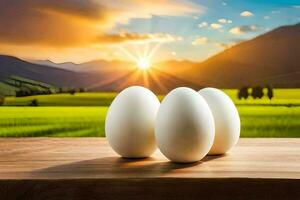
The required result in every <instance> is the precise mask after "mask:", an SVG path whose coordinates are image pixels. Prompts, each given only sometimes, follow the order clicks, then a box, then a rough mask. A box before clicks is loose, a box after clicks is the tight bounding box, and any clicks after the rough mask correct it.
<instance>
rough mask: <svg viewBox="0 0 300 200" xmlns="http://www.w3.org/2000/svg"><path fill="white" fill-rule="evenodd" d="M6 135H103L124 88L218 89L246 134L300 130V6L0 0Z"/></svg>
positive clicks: (1, 131)
mask: <svg viewBox="0 0 300 200" xmlns="http://www.w3.org/2000/svg"><path fill="white" fill-rule="evenodd" d="M0 54H1V55H0V137H27V136H28V137H34V136H53V137H86V136H105V132H104V122H105V116H106V112H107V109H108V107H109V105H110V103H111V102H112V100H113V99H114V97H115V96H116V95H117V94H118V92H119V91H121V90H123V89H124V88H126V87H129V86H132V85H141V86H144V87H147V88H149V89H151V90H152V91H153V92H155V93H156V94H157V95H158V97H159V99H160V100H162V99H163V97H164V95H165V94H167V93H168V92H169V91H171V90H172V89H174V88H176V87H182V86H185V87H191V88H193V89H195V90H200V89H201V88H204V87H217V88H221V89H222V90H224V92H226V93H227V94H228V95H229V96H230V97H231V98H232V100H233V101H234V103H235V104H236V106H237V108H238V110H239V113H240V116H241V122H242V131H241V137H300V132H299V130H300V107H299V106H300V1H299V0H291V1H279V0H270V1H267V2H261V1H259V0H251V1H243V0H224V1H220V0H212V1H201V0H172V1H171V0H164V1H161V0H158V1H151V2H150V1H136V0H117V1H113V2H108V1H104V0H87V1H76V0H68V1H56V0H51V1H50V0H43V1H40V0H32V1H29V2H24V1H15V0H1V1H0Z"/></svg>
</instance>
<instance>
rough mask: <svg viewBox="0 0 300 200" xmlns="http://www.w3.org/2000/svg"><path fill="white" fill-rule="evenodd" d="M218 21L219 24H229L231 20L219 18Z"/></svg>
mask: <svg viewBox="0 0 300 200" xmlns="http://www.w3.org/2000/svg"><path fill="white" fill-rule="evenodd" d="M218 22H220V23H221V24H231V23H232V20H229V19H225V18H221V19H219V20H218Z"/></svg>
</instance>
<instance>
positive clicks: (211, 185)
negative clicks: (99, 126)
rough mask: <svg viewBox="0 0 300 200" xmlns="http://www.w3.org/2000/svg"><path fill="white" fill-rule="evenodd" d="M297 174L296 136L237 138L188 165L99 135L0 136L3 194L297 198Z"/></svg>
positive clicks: (299, 174)
mask: <svg viewBox="0 0 300 200" xmlns="http://www.w3.org/2000/svg"><path fill="white" fill-rule="evenodd" d="M299 180H300V139H283V138H281V139H240V140H239V143H238V145H237V146H236V147H234V148H233V149H232V150H231V151H230V152H229V153H228V154H226V155H223V156H207V157H205V158H204V159H202V161H199V162H197V163H192V164H176V163H172V162H169V161H168V160H167V159H166V158H165V157H164V156H163V155H162V154H161V153H160V152H159V151H156V152H155V153H154V155H153V156H152V157H150V158H147V159H124V158H120V157H119V156H118V155H117V154H116V153H114V152H113V150H112V149H111V148H110V147H109V146H108V144H107V141H106V140H105V139H104V138H20V139H17V138H11V139H9V138H8V139H0V197H1V196H4V197H6V199H20V198H21V199H26V198H28V199H59V198H60V197H64V198H62V199H85V198H84V197H88V199H98V198H101V199H124V198H125V199H153V197H156V198H161V199H193V198H195V197H200V196H203V197H205V198H206V199H215V198H218V197H220V196H221V197H222V199H232V198H234V199H245V198H246V197H249V199H252V198H256V199H276V198H280V199H289V198H290V197H293V198H298V197H299V198H300V181H299ZM53 195H54V196H53ZM199 195H200V196H199ZM29 197H30V198H29ZM156 198H154V199H156ZM1 199H2V198H1Z"/></svg>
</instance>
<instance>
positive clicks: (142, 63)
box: [137, 57, 150, 69]
mask: <svg viewBox="0 0 300 200" xmlns="http://www.w3.org/2000/svg"><path fill="white" fill-rule="evenodd" d="M137 66H138V67H139V68H140V69H148V68H149V67H150V60H149V59H148V58H147V57H142V58H139V60H138V62H137Z"/></svg>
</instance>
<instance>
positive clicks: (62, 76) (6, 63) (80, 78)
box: [0, 55, 99, 87]
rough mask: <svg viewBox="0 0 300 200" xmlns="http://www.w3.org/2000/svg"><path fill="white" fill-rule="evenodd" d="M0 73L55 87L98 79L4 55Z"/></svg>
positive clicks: (78, 85) (86, 84)
mask: <svg viewBox="0 0 300 200" xmlns="http://www.w3.org/2000/svg"><path fill="white" fill-rule="evenodd" d="M0 74H1V76H2V77H3V76H4V77H5V76H6V77H9V76H11V75H14V76H18V77H23V78H27V79H30V80H34V81H39V82H43V83H47V84H50V85H53V86H56V87H68V86H70V87H85V86H88V85H89V84H91V83H92V82H93V81H97V80H98V79H99V75H97V76H96V75H92V74H85V73H76V72H73V71H68V70H65V69H61V68H55V67H50V66H46V65H39V64H34V63H30V62H27V61H24V60H21V59H19V58H16V57H13V56H6V55H0Z"/></svg>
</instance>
